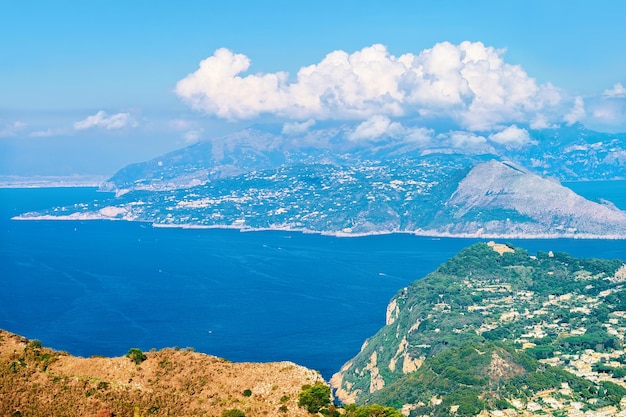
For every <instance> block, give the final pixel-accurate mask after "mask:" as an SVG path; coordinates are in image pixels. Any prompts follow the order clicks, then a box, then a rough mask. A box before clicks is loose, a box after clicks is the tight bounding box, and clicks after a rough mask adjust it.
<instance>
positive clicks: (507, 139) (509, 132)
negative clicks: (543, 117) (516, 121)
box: [489, 125, 530, 148]
mask: <svg viewBox="0 0 626 417" xmlns="http://www.w3.org/2000/svg"><path fill="white" fill-rule="evenodd" d="M489 140H490V141H492V142H495V143H498V144H500V145H505V146H510V147H514V148H519V147H522V146H524V145H525V144H527V143H528V142H530V136H529V135H528V131H527V130H526V129H520V128H519V127H517V126H516V125H511V126H509V127H507V128H505V129H504V130H501V131H500V132H497V133H492V134H491V135H489Z"/></svg>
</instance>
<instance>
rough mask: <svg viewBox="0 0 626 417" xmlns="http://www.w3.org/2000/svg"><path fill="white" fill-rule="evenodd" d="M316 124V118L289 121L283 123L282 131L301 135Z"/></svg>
mask: <svg viewBox="0 0 626 417" xmlns="http://www.w3.org/2000/svg"><path fill="white" fill-rule="evenodd" d="M314 125H315V120H313V119H309V120H307V121H306V122H302V123H298V122H287V123H285V124H284V125H283V130H282V133H283V134H284V135H299V134H302V133H305V132H306V131H308V130H309V129H310V128H312V127H313V126H314Z"/></svg>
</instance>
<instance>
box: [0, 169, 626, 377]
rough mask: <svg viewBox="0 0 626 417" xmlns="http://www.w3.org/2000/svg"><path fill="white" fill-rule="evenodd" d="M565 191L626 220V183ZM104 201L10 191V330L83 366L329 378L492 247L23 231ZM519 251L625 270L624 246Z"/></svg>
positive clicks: (121, 227)
mask: <svg viewBox="0 0 626 417" xmlns="http://www.w3.org/2000/svg"><path fill="white" fill-rule="evenodd" d="M565 185H567V186H569V187H571V188H572V189H574V191H576V192H578V193H579V194H581V195H583V196H585V197H587V198H589V199H592V200H596V201H598V200H599V199H606V200H609V201H612V202H613V203H614V204H615V205H617V206H618V207H620V208H621V209H626V181H609V182H587V183H567V184H565ZM105 197H106V196H105V195H103V194H100V193H97V192H96V190H95V189H94V188H40V189H0V285H1V287H0V328H3V329H6V330H8V331H11V332H15V333H18V334H21V335H23V336H26V337H28V338H31V339H39V340H41V341H42V342H43V343H44V344H45V345H47V346H50V347H53V348H55V349H58V350H66V351H68V352H70V353H72V354H75V355H80V356H91V355H105V356H119V355H124V354H125V353H126V352H127V351H128V349H129V348H131V347H139V348H141V349H143V350H149V349H151V348H162V347H168V346H169V347H173V346H180V347H193V348H195V349H196V350H197V351H201V352H205V353H208V354H212V355H216V356H220V357H224V358H226V359H229V360H232V361H254V362H259V361H263V362H265V361H281V360H289V361H293V362H296V363H298V364H301V365H305V366H307V367H310V368H313V369H317V370H319V371H321V373H322V375H323V376H324V377H325V378H330V376H331V375H332V374H333V373H334V372H336V371H337V370H339V368H340V367H341V365H343V363H344V362H346V361H347V360H349V359H350V358H351V357H353V356H354V355H355V354H356V353H357V352H358V351H359V349H360V346H361V344H362V343H363V342H364V340H365V339H366V338H367V337H369V336H372V335H373V334H374V333H375V332H376V331H377V330H378V329H379V328H380V327H382V326H383V325H384V324H385V323H384V322H385V310H386V306H387V303H388V301H389V299H390V298H391V297H392V296H393V295H394V294H395V293H396V292H397V291H398V290H400V289H401V288H402V287H404V286H406V285H407V284H409V283H410V282H411V281H413V280H415V279H419V278H421V277H423V276H424V275H426V274H427V273H429V272H431V271H432V270H433V269H434V268H436V267H437V265H439V264H440V263H442V262H444V261H445V260H446V259H448V258H450V257H452V256H454V255H455V254H456V253H457V252H458V251H459V250H461V249H462V248H464V247H466V246H468V245H470V244H472V243H474V242H477V241H480V240H479V239H450V238H428V237H417V236H412V235H408V234H397V235H379V236H365V237H358V238H336V237H331V236H321V235H314V234H303V233H290V232H283V231H262V232H245V233H242V232H239V231H237V230H227V229H224V230H222V229H210V230H206V229H163V228H152V227H151V226H150V225H148V224H142V223H127V222H111V221H11V220H10V218H11V217H13V216H15V215H18V214H21V213H23V212H26V211H31V210H41V209H45V208H49V207H52V206H59V205H70V204H74V203H80V202H85V201H90V200H93V199H103V198H105ZM507 241H508V242H511V243H513V244H515V245H517V246H521V247H523V248H525V249H527V250H529V251H530V252H532V253H535V252H537V251H550V250H552V251H566V252H568V253H570V254H572V255H574V256H580V257H603V258H620V259H626V241H624V240H575V239H550V240H547V239H540V240H537V239H527V240H511V239H508V240H507Z"/></svg>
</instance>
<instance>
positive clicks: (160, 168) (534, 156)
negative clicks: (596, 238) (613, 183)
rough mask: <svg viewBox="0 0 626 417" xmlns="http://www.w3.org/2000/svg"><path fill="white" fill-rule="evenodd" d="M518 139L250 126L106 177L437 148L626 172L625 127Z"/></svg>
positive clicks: (206, 177) (115, 184) (148, 182)
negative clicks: (467, 144)
mask: <svg viewBox="0 0 626 417" xmlns="http://www.w3.org/2000/svg"><path fill="white" fill-rule="evenodd" d="M528 133H529V136H530V139H531V140H530V142H529V143H527V144H525V145H524V146H521V147H511V146H506V145H499V144H496V143H491V144H490V146H484V145H481V146H479V147H477V148H476V149H472V148H455V147H451V146H450V145H449V144H448V145H446V144H445V143H442V144H440V145H434V144H427V143H420V142H417V141H411V140H403V139H402V138H399V139H384V140H378V141H374V142H371V141H370V142H368V141H365V142H358V141H352V140H349V139H347V136H349V128H348V127H347V126H343V127H332V128H326V129H319V130H315V131H312V132H307V133H303V134H301V135H297V136H290V135H283V134H277V133H270V132H266V131H262V130H258V129H246V130H242V131H240V132H236V133H234V134H231V135H227V136H223V137H220V138H216V139H212V140H208V141H203V142H199V143H196V144H193V145H191V146H188V147H185V148H182V149H180V150H177V151H174V152H170V153H168V154H166V155H162V156H160V157H157V158H154V159H152V160H150V161H146V162H138V163H134V164H131V165H128V166H126V167H124V168H122V169H121V170H120V171H118V172H117V173H116V174H115V175H114V176H113V177H111V178H110V179H109V180H108V181H106V182H105V183H104V184H103V185H102V189H103V190H106V191H122V192H124V191H126V190H132V189H147V190H164V189H173V188H182V187H190V186H194V185H199V184H203V183H205V182H207V181H212V180H216V179H221V178H228V177H232V176H237V175H241V174H245V173H248V172H252V171H261V170H265V169H275V168H278V167H281V166H285V165H296V164H303V163H316V162H317V163H319V162H324V163H331V164H340V165H341V164H342V163H344V164H345V163H349V162H350V161H364V160H365V161H367V160H369V161H384V160H389V159H396V158H398V157H410V158H417V157H420V156H422V155H427V154H431V153H435V154H458V153H460V154H468V155H471V154H476V152H478V154H492V155H493V156H494V157H496V158H499V159H504V160H510V161H513V162H515V163H517V164H518V165H520V166H524V167H526V168H527V169H529V170H531V171H532V172H535V173H537V174H539V175H541V176H547V177H554V178H556V179H558V180H559V181H581V180H608V179H626V133H618V134H611V133H601V132H594V131H591V130H588V129H586V128H585V127H584V126H582V125H580V124H575V125H573V126H564V127H560V128H554V129H542V130H530V131H529V132H528Z"/></svg>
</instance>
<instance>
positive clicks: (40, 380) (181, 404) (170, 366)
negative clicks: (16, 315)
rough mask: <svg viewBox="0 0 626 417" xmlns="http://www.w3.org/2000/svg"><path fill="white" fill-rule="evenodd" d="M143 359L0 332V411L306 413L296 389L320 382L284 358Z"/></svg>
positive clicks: (175, 353) (151, 355) (183, 353)
mask: <svg viewBox="0 0 626 417" xmlns="http://www.w3.org/2000/svg"><path fill="white" fill-rule="evenodd" d="M145 356H146V358H145V360H143V361H142V360H141V358H140V359H139V360H138V361H137V362H140V363H138V364H137V363H135V362H134V361H133V360H131V359H130V358H128V357H121V358H103V357H92V358H87V359H85V358H79V357H73V356H70V355H68V354H66V353H63V352H55V351H53V350H51V349H48V348H45V347H42V346H41V344H40V343H38V342H37V341H29V340H27V339H25V338H22V337H19V336H17V335H14V334H11V333H8V332H5V331H1V330H0V415H2V416H16V417H17V416H22V417H26V416H81V417H90V416H97V417H110V416H118V417H122V416H206V415H208V416H219V415H221V414H222V412H224V410H230V409H238V410H240V411H242V412H243V413H245V415H246V416H268V415H290V416H306V415H309V414H308V413H307V412H306V411H305V410H304V409H302V408H299V407H298V405H297V403H298V394H299V392H300V390H301V388H302V386H303V385H305V384H314V383H316V382H323V380H322V378H321V376H320V375H319V374H318V373H317V372H315V371H312V370H310V369H306V368H304V367H301V366H298V365H295V364H293V363H290V362H280V363H267V364H257V363H231V362H228V361H226V360H224V359H219V358H216V357H212V356H207V355H204V354H201V353H196V352H193V351H190V350H185V349H183V350H173V349H164V350H160V351H155V352H146V353H145ZM233 415H234V414H233Z"/></svg>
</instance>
